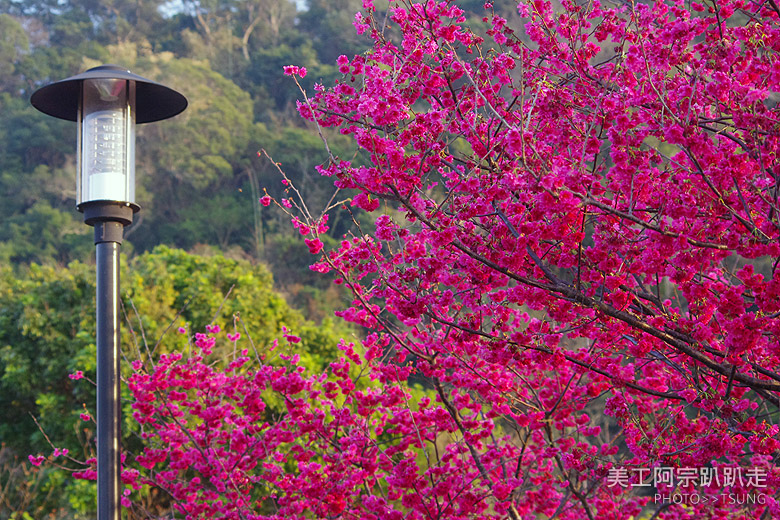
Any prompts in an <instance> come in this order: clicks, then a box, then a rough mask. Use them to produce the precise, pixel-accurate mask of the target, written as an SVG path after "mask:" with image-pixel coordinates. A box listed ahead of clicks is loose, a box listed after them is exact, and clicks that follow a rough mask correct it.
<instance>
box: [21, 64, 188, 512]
mask: <svg viewBox="0 0 780 520" xmlns="http://www.w3.org/2000/svg"><path fill="white" fill-rule="evenodd" d="M30 102H31V103H32V105H33V106H34V107H35V108H37V109H38V110H40V111H41V112H43V113H45V114H48V115H50V116H54V117H57V118H60V119H66V120H69V121H76V122H78V126H79V128H78V141H77V155H78V177H77V183H76V187H77V190H76V191H77V205H76V207H77V208H78V210H79V211H80V212H82V213H83V214H84V222H86V223H87V224H89V225H90V226H93V227H94V228H95V254H96V269H97V299H96V307H97V308H96V314H97V316H96V317H97V337H96V344H97V474H98V477H97V488H98V496H97V508H98V520H119V518H120V507H121V502H120V500H121V489H120V488H121V475H120V467H121V463H120V446H119V442H120V424H121V423H120V420H121V417H120V410H121V405H120V378H119V376H120V372H119V361H120V351H119V323H120V321H119V317H120V312H119V246H120V244H121V243H122V235H123V230H124V227H125V226H128V225H130V224H131V223H132V222H133V214H134V213H136V212H137V211H138V210H139V209H140V207H139V206H138V205H137V204H136V203H135V125H136V124H141V123H150V122H153V121H159V120H162V119H167V118H169V117H173V116H175V115H177V114H179V113H180V112H182V111H183V110H184V109H185V108H187V99H186V98H185V97H184V96H183V95H181V94H179V93H178V92H176V91H175V90H172V89H170V88H168V87H165V86H163V85H160V84H158V83H155V82H153V81H150V80H148V79H145V78H143V77H141V76H138V75H136V74H133V73H131V72H130V71H128V70H127V69H124V68H122V67H118V66H116V65H101V66H100V67H95V68H93V69H90V70H88V71H86V72H84V73H82V74H78V75H76V76H72V77H70V78H67V79H64V80H62V81H58V82H56V83H52V84H51V85H47V86H45V87H42V88H40V89H38V90H37V91H35V92H34V93H33V95H32V97H31V98H30Z"/></svg>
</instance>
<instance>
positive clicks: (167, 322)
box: [0, 247, 344, 451]
mask: <svg viewBox="0 0 780 520" xmlns="http://www.w3.org/2000/svg"><path fill="white" fill-rule="evenodd" d="M129 264H130V265H129V266H127V267H126V268H124V269H123V273H122V275H123V281H122V287H123V302H124V309H125V312H126V314H127V315H128V318H129V326H125V327H124V328H123V331H122V348H123V351H124V353H125V355H126V356H128V357H130V358H136V357H137V356H138V355H139V354H140V355H141V356H142V357H145V356H146V355H147V354H148V353H151V352H153V351H155V350H158V351H159V350H160V349H165V350H172V349H177V348H178V349H184V348H187V345H188V337H189V336H188V335H187V334H179V333H177V329H178V327H179V326H186V328H187V330H188V331H189V332H191V333H194V332H197V331H203V330H204V328H205V326H206V325H207V324H211V323H216V324H219V325H221V326H222V327H223V328H225V329H227V330H233V327H234V326H235V327H237V329H236V331H237V332H241V333H242V334H243V335H246V334H247V333H248V334H249V336H250V337H251V339H252V341H253V342H254V344H255V346H256V348H258V349H264V348H266V347H267V346H268V345H269V344H270V343H271V342H272V341H273V340H274V339H278V338H281V331H282V327H284V326H286V327H287V328H288V329H291V330H294V331H295V333H296V334H298V335H300V336H301V337H302V338H303V341H302V342H301V343H300V344H299V346H300V349H301V355H302V359H304V360H307V359H308V363H309V364H310V365H311V366H312V367H317V366H320V365H321V364H323V363H325V362H326V361H328V360H330V359H333V357H334V355H335V348H336V345H337V343H338V339H337V338H338V337H339V334H338V333H337V332H338V331H336V330H335V329H334V327H333V326H332V325H331V324H329V323H325V324H323V325H320V326H316V325H314V324H312V323H310V322H307V321H305V320H304V319H303V317H302V316H301V314H300V313H298V312H297V311H294V310H292V309H291V308H290V307H289V306H288V305H287V303H286V302H285V301H284V299H283V298H282V297H281V296H280V295H279V294H277V293H276V292H274V290H273V289H272V285H273V281H272V278H271V275H270V273H269V272H268V271H267V270H266V269H265V268H264V267H262V266H259V265H254V266H253V265H252V264H250V263H249V262H247V261H239V260H233V259H228V258H225V257H224V256H222V255H214V256H211V257H204V256H198V255H192V254H189V253H185V252H184V251H181V250H175V249H170V248H167V247H159V248H157V249H155V250H154V251H153V252H150V253H146V254H143V255H140V256H138V257H137V258H135V259H133V260H132V261H131V262H130V263H129ZM94 298H95V287H94V267H92V266H88V265H85V264H82V263H79V262H74V263H71V264H70V265H69V266H68V267H67V268H64V269H57V268H54V267H46V266H38V265H32V266H31V267H30V269H29V271H28V272H27V273H26V274H25V275H24V276H16V275H14V274H13V273H12V272H11V270H10V269H4V270H3V271H2V275H1V276H0V409H2V410H4V413H5V415H6V416H8V417H16V418H18V420H16V421H8V422H2V423H0V438H2V439H3V440H4V442H6V443H7V444H8V446H9V447H11V448H13V449H15V450H17V451H18V450H33V451H36V450H40V451H46V450H47V449H48V446H47V444H46V442H45V440H44V439H43V437H42V435H41V433H40V432H39V431H38V428H37V427H36V426H35V424H34V423H33V421H32V419H31V418H30V414H32V415H34V416H35V417H37V418H38V420H39V422H40V424H41V426H42V428H43V429H44V430H45V431H46V432H47V433H48V434H49V435H50V436H51V437H52V438H56V439H58V440H59V441H61V442H62V443H63V444H62V447H67V448H69V449H71V450H76V449H78V448H79V446H80V443H81V439H80V438H79V436H78V435H77V434H76V433H77V432H78V431H79V430H78V429H79V428H80V423H79V417H78V414H79V413H80V412H82V411H83V408H84V403H86V404H87V406H88V407H91V406H92V403H93V402H94V396H93V392H91V391H89V390H87V389H86V388H87V386H88V385H83V384H74V382H73V381H72V380H70V379H69V378H68V373H73V372H75V371H76V370H82V371H83V372H84V373H85V374H86V375H87V377H90V378H94V370H95V345H94V337H95V323H94V320H95V318H94V312H95V311H94V308H95V307H94V305H95V304H94ZM239 317H240V320H237V319H235V318H239ZM343 332H344V331H343V330H342V331H341V333H342V334H343ZM163 338H164V340H163ZM307 356H308V357H307ZM31 376H33V377H31ZM93 380H94V379H93Z"/></svg>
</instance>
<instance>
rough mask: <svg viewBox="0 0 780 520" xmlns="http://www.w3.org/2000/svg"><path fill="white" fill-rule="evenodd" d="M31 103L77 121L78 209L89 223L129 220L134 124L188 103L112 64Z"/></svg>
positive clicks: (50, 88)
mask: <svg viewBox="0 0 780 520" xmlns="http://www.w3.org/2000/svg"><path fill="white" fill-rule="evenodd" d="M30 102H31V103H32V105H33V106H34V107H35V108H37V109H38V110H40V111H41V112H43V113H44V114H48V115H50V116H53V117H57V118H59V119H66V120H68V121H76V122H78V125H79V132H78V146H77V151H78V165H79V166H78V169H79V175H78V182H77V192H78V196H77V207H78V209H79V211H81V212H83V213H84V220H85V221H86V222H87V223H88V224H94V222H97V221H100V220H114V221H120V222H122V223H123V224H124V225H128V224H130V223H131V222H132V216H133V213H135V212H136V211H138V209H139V208H138V205H137V204H136V203H135V125H136V123H138V124H141V123H151V122H153V121H160V120H162V119H167V118H169V117H173V116H175V115H177V114H179V113H181V112H182V111H183V110H184V109H185V108H187V99H186V98H185V97H184V96H183V95H181V94H180V93H178V92H176V91H175V90H173V89H170V88H168V87H166V86H163V85H160V84H159V83H155V82H153V81H150V80H148V79H146V78H143V77H141V76H138V75H137V74H133V73H132V72H130V71H129V70H127V69H125V68H122V67H119V66H117V65H101V66H99V67H95V68H92V69H89V70H88V71H86V72H83V73H81V74H77V75H76V76H72V77H70V78H67V79H64V80H62V81H58V82H56V83H52V84H50V85H47V86H45V87H42V88H40V89H38V90H37V91H35V92H34V93H33V95H32V97H31V98H30Z"/></svg>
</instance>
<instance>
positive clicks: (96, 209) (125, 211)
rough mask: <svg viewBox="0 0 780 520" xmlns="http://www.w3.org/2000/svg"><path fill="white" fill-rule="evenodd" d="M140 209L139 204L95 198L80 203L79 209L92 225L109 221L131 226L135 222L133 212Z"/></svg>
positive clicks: (85, 220) (85, 219)
mask: <svg viewBox="0 0 780 520" xmlns="http://www.w3.org/2000/svg"><path fill="white" fill-rule="evenodd" d="M139 209H141V208H140V206H138V204H133V203H132V202H117V201H114V200H94V201H90V202H84V203H82V204H79V205H78V210H79V211H80V212H82V213H83V214H84V222H86V223H87V224H89V225H90V226H94V225H95V224H96V223H98V222H107V221H111V222H119V223H121V224H122V225H123V226H125V227H126V226H129V225H130V224H132V223H133V213H136V212H137V211H138V210H139Z"/></svg>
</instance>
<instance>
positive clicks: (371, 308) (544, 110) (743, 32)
mask: <svg viewBox="0 0 780 520" xmlns="http://www.w3.org/2000/svg"><path fill="white" fill-rule="evenodd" d="M363 5H364V11H363V12H362V13H359V14H358V15H357V16H356V18H355V27H356V28H357V31H358V32H359V33H363V34H365V35H367V36H369V37H371V38H372V39H373V41H374V46H373V48H372V50H371V51H370V52H368V53H366V54H364V55H358V56H354V57H352V58H349V57H346V56H342V57H340V58H339V60H338V65H339V67H340V71H341V73H342V74H343V78H342V79H341V80H340V81H339V82H338V83H337V84H336V85H334V86H329V87H325V86H318V87H317V88H316V92H312V93H307V92H303V97H302V99H301V101H300V103H299V110H300V112H301V114H302V115H303V116H304V117H305V118H307V119H308V120H310V121H311V122H312V124H314V125H315V126H316V127H317V128H319V129H320V130H321V135H322V136H327V134H328V131H327V128H338V129H340V131H341V132H342V133H343V134H346V135H349V136H352V137H353V138H354V140H355V143H356V145H357V146H358V147H359V149H360V153H359V154H358V155H356V156H355V157H354V158H341V157H336V156H333V155H332V154H331V157H330V160H329V162H328V163H327V164H324V165H322V166H321V167H319V171H320V173H321V174H323V175H326V176H330V177H332V178H333V180H334V182H335V185H336V187H338V188H339V189H341V190H344V192H343V193H345V194H346V195H345V197H349V199H348V202H345V204H351V206H353V207H355V208H356V211H357V210H358V208H359V209H360V210H361V211H366V212H373V213H374V214H375V215H376V220H375V225H372V227H370V228H365V227H363V228H362V229H360V230H359V231H358V232H356V233H355V234H354V236H346V237H344V239H343V240H342V241H341V242H340V244H339V245H338V246H337V247H335V248H333V249H327V248H325V247H324V242H325V241H324V240H323V239H322V238H323V237H322V235H323V234H325V233H326V232H327V215H328V213H327V212H328V211H329V210H330V209H332V208H325V210H324V211H322V212H319V210H316V211H315V210H314V209H313V208H309V207H308V206H307V205H306V204H305V200H304V199H303V198H302V197H300V195H299V194H298V192H297V191H295V188H294V187H293V186H289V193H290V197H289V198H288V199H282V200H280V201H278V204H279V207H280V208H282V209H283V210H285V211H287V212H288V213H289V214H290V216H291V218H292V219H293V224H294V226H295V227H296V228H297V229H298V230H299V231H300V233H301V234H302V235H304V238H305V240H306V243H307V244H308V245H309V249H310V250H311V252H312V253H313V254H314V255H316V256H315V257H314V258H315V260H316V262H315V264H314V265H313V269H315V270H317V271H321V272H331V273H335V274H336V276H337V277H338V278H337V283H342V284H344V285H345V286H346V287H348V288H349V289H350V290H351V291H352V293H353V295H354V301H353V304H352V306H351V307H349V308H348V309H345V310H344V311H342V312H340V313H339V314H340V315H341V316H342V317H343V318H344V319H346V320H348V321H350V322H353V323H356V324H358V325H360V326H362V327H364V328H365V329H367V331H368V332H367V336H366V338H365V339H364V341H362V342H361V343H360V344H353V343H349V342H343V343H342V344H341V345H340V348H341V351H342V352H343V356H342V357H341V359H339V360H336V361H334V362H333V363H332V364H330V366H329V367H327V369H326V370H324V371H318V370H313V369H311V368H309V369H307V368H304V367H303V366H302V365H301V364H300V363H299V362H298V359H297V357H296V355H295V354H294V347H295V344H296V340H297V337H296V336H294V335H293V333H294V331H290V332H289V334H288V335H287V336H286V338H287V345H277V346H275V347H274V349H273V350H268V351H262V349H259V350H255V346H254V345H252V344H251V343H250V342H248V338H240V337H239V336H238V333H237V332H236V331H234V332H233V333H232V334H230V335H229V336H228V338H227V341H229V342H233V343H235V344H236V355H235V357H234V358H232V359H230V360H227V361H225V362H224V364H223V365H219V364H216V365H215V364H214V363H212V360H211V358H209V353H210V351H211V349H212V348H213V345H214V342H215V341H217V340H218V338H219V340H220V341H224V339H222V336H221V333H220V332H219V331H218V330H217V329H214V328H212V329H211V330H210V331H209V333H208V334H198V335H197V336H196V337H194V347H193V348H194V350H193V352H192V354H191V355H189V356H183V355H182V354H174V355H168V356H166V357H165V358H164V359H161V360H158V362H157V363H156V364H154V365H151V364H150V363H149V362H147V363H146V364H144V363H141V362H140V361H139V362H137V363H136V364H135V366H134V369H135V373H134V374H133V375H132V376H131V379H130V388H131V390H132V392H133V398H134V404H133V407H134V410H135V416H134V417H135V420H136V421H137V422H138V423H139V424H141V425H142V429H143V433H142V437H143V438H144V440H145V442H146V445H145V448H144V451H143V453H142V454H141V455H140V456H138V457H136V458H135V459H134V461H132V462H130V463H128V469H127V470H126V472H125V480H126V482H127V484H128V486H129V487H128V492H129V496H128V503H130V502H132V500H133V497H134V496H135V493H134V492H131V491H132V490H133V489H135V490H137V492H138V493H140V492H141V491H142V490H143V489H145V488H146V487H147V486H155V487H157V488H159V489H163V490H165V492H166V493H167V496H168V497H169V498H170V502H171V506H172V508H173V510H174V511H176V512H177V513H176V514H178V515H180V516H182V517H186V518H225V519H227V518H231V519H232V518H244V519H260V518H263V519H265V518H279V519H281V518H285V519H298V518H352V519H391V520H396V519H401V518H409V519H461V518H464V519H465V518H512V519H514V520H519V519H535V518H558V519H578V520H579V519H582V518H590V519H596V518H598V519H609V518H614V519H627V518H664V519H682V518H697V519H698V518H775V517H778V516H780V506H779V505H778V486H779V485H780V471H778V469H777V467H776V462H777V456H778V448H779V447H780V436H779V435H778V404H780V402H779V400H780V375H779V374H778V371H777V367H778V366H780V341H779V339H778V334H780V272H778V264H779V263H780V244H779V243H778V239H779V238H780V205H779V204H778V196H779V194H780V183H779V182H778V181H779V179H778V176H780V162H778V157H777V156H778V153H779V152H780V139H779V137H780V120H778V110H777V108H776V103H777V95H778V94H777V93H778V92H779V91H780V87H779V86H778V85H779V84H780V66H778V63H779V62H778V54H777V52H778V50H780V24H779V23H778V22H780V9H779V8H778V6H777V4H776V3H775V2H774V1H772V0H768V1H763V2H749V1H747V0H745V1H743V0H720V1H715V2H701V3H699V2H693V1H691V2H684V3H683V2H680V3H676V2H660V1H659V2H652V3H649V4H647V3H638V2H615V3H608V2H597V1H590V2H576V3H575V2H571V1H569V0H564V1H563V2H561V3H560V4H557V3H552V2H550V1H548V0H533V1H529V2H527V3H526V2H523V3H521V4H520V5H518V6H517V10H516V13H515V14H513V16H512V17H511V19H512V21H511V22H510V21H508V20H507V19H505V18H504V17H501V16H499V15H498V14H496V13H495V12H494V10H493V6H492V4H491V2H486V3H485V15H484V16H485V18H484V22H485V23H486V27H487V28H488V30H487V32H486V33H483V34H481V35H480V34H478V33H477V32H475V30H472V29H471V28H470V27H469V26H468V24H467V23H466V18H465V15H464V13H463V11H461V10H460V9H459V8H458V7H457V6H456V5H455V3H451V2H443V1H442V2H437V1H434V0H430V1H427V2H419V1H412V0H395V1H392V2H390V9H389V11H388V12H387V13H386V14H387V15H386V16H385V13H383V12H378V11H377V10H376V9H375V8H374V6H373V2H372V0H364V2H363ZM286 72H287V74H288V75H290V76H292V78H293V79H295V80H296V81H297V78H299V77H301V76H304V75H305V74H306V71H305V69H302V68H298V67H295V66H290V67H288V68H287V69H286ZM324 144H325V146H327V139H325V138H324ZM280 171H281V169H280ZM284 182H285V183H288V182H289V181H287V180H285V181H284ZM274 202H275V201H273V200H272V199H271V198H270V197H264V198H263V199H261V203H262V204H265V205H268V204H272V203H274ZM339 204H340V203H339ZM86 476H90V475H86Z"/></svg>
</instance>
